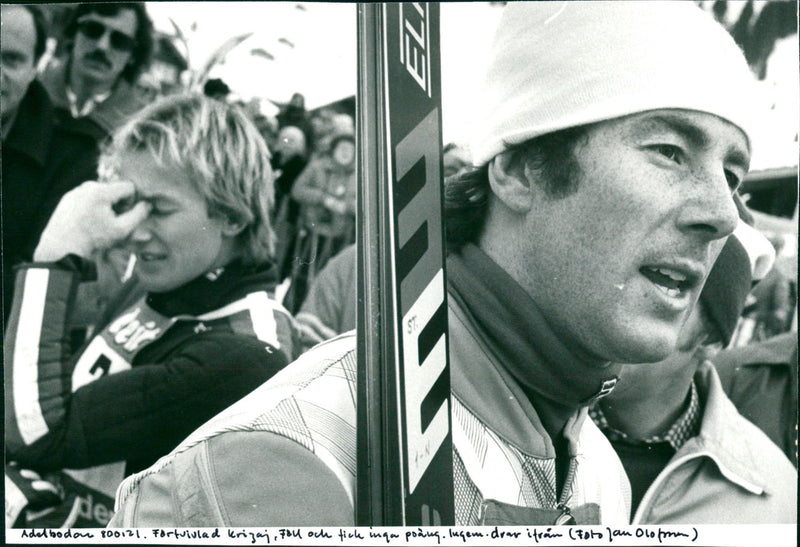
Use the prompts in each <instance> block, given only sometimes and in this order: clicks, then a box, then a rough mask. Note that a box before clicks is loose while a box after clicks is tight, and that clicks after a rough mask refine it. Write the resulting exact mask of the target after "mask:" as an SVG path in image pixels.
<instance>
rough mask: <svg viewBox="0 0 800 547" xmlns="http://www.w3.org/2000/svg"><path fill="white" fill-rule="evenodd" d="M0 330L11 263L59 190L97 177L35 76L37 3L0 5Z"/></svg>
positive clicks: (93, 151)
mask: <svg viewBox="0 0 800 547" xmlns="http://www.w3.org/2000/svg"><path fill="white" fill-rule="evenodd" d="M2 19H3V31H2V33H0V41H1V42H2V43H1V44H0V55H2V59H1V60H0V74H1V75H2V88H0V92H1V93H2V97H1V98H0V99H1V100H0V112H2V139H3V146H2V185H3V186H2V221H3V226H2V233H3V253H2V264H3V267H2V269H3V328H4V329H5V326H6V322H7V318H8V316H9V313H10V311H11V302H12V297H13V291H14V267H15V266H17V265H18V264H20V263H22V262H27V261H30V260H31V259H32V257H33V250H34V248H35V247H36V243H37V242H38V240H39V235H40V234H41V233H42V230H43V229H44V227H45V224H46V223H47V219H48V218H49V217H50V214H51V213H52V212H53V210H54V209H55V207H56V205H57V204H58V201H59V199H61V196H62V195H63V194H64V193H66V192H67V191H69V190H71V189H72V188H74V187H75V186H77V185H78V184H80V183H81V182H83V181H84V180H88V179H91V178H94V177H95V176H96V159H97V148H96V144H95V142H94V141H93V140H92V139H86V138H81V136H80V135H75V134H74V133H73V132H72V131H70V130H69V128H66V127H64V126H63V125H60V124H57V123H56V118H55V111H54V109H53V104H52V102H51V100H50V97H49V95H48V94H47V91H46V90H45V88H44V87H43V86H42V84H41V83H40V82H39V80H37V78H36V76H37V70H36V68H37V65H38V63H39V61H40V60H41V58H42V55H44V53H45V47H46V41H47V33H48V29H47V21H46V19H45V17H44V15H43V13H42V12H41V11H40V10H39V9H38V7H36V6H22V5H19V6H14V5H7V4H4V5H3V6H2Z"/></svg>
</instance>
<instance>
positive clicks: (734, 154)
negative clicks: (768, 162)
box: [637, 114, 750, 171]
mask: <svg viewBox="0 0 800 547" xmlns="http://www.w3.org/2000/svg"><path fill="white" fill-rule="evenodd" d="M643 124H644V125H645V127H648V126H652V125H656V126H658V125H661V126H664V127H666V128H667V129H669V130H671V131H673V132H675V133H677V134H678V135H680V136H681V137H682V138H684V139H685V140H687V141H688V142H689V143H691V144H692V145H693V146H696V147H698V148H703V149H707V148H709V147H710V146H711V137H710V136H709V135H708V133H707V132H706V131H704V130H703V129H702V128H700V127H697V126H696V125H695V124H693V123H692V122H690V121H688V120H685V119H684V118H681V117H680V116H672V115H669V114H657V115H654V116H651V117H648V118H646V119H645V120H643ZM637 133H638V132H637ZM725 159H726V161H728V162H730V163H733V164H735V165H737V166H739V167H741V168H742V169H744V170H745V171H747V170H748V169H749V168H750V155H749V154H748V153H747V152H745V151H744V150H742V149H741V148H740V147H738V146H736V145H732V146H731V147H730V148H729V149H728V151H727V154H726V156H725Z"/></svg>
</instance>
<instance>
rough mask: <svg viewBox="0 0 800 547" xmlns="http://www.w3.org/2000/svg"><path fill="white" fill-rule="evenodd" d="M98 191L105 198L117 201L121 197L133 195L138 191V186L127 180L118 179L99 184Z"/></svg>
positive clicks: (112, 201)
mask: <svg viewBox="0 0 800 547" xmlns="http://www.w3.org/2000/svg"><path fill="white" fill-rule="evenodd" d="M97 191H98V192H99V194H100V195H101V196H103V198H105V200H107V201H109V202H110V203H116V202H117V201H119V200H121V199H125V198H129V197H131V196H133V195H134V193H136V186H134V185H133V183H132V182H130V181H127V180H117V181H113V182H105V183H102V184H99V185H98V190H97Z"/></svg>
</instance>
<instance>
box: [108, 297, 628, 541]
mask: <svg viewBox="0 0 800 547" xmlns="http://www.w3.org/2000/svg"><path fill="white" fill-rule="evenodd" d="M448 305H449V321H450V363H451V370H452V380H451V382H452V384H451V386H452V394H453V397H452V399H451V401H452V422H453V442H454V451H453V454H454V465H455V468H454V480H455V484H453V485H450V484H447V485H443V486H445V487H451V488H454V491H455V509H456V523H457V524H462V525H477V524H544V523H547V524H552V523H554V522H555V520H556V519H557V518H558V517H559V516H560V515H561V514H562V511H561V510H559V509H557V505H558V503H559V502H562V503H564V504H565V505H567V506H568V507H570V508H571V510H572V514H573V516H575V518H576V520H577V521H578V522H579V523H589V522H594V523H600V522H602V523H604V524H610V525H619V524H625V523H627V522H628V518H629V513H630V486H629V484H628V481H627V478H626V477H625V474H624V471H623V469H622V465H621V463H620V462H619V459H618V458H617V456H616V454H615V453H614V451H613V449H612V448H611V446H610V444H609V443H608V441H607V440H606V439H605V437H604V436H603V435H602V433H600V431H599V430H598V429H597V427H596V426H595V425H594V424H593V423H592V422H591V420H587V419H586V418H587V413H586V410H585V408H584V409H582V410H581V411H579V412H578V413H576V414H575V415H574V416H573V417H572V418H571V419H570V420H569V422H568V424H567V426H566V428H565V429H566V433H565V436H566V437H567V438H568V439H569V444H570V453H571V454H572V456H573V459H574V461H575V464H576V467H575V469H574V471H575V473H574V475H572V479H571V480H569V479H568V482H567V487H566V488H565V489H564V492H562V493H561V494H559V493H557V492H556V488H555V451H554V448H553V446H552V443H551V442H550V439H549V437H547V434H546V432H545V430H544V427H543V426H542V424H541V422H540V420H539V418H538V416H537V415H536V412H535V410H534V409H533V406H532V405H531V404H530V402H529V401H528V400H527V398H526V397H525V396H524V394H523V392H522V391H521V389H520V388H519V387H518V386H516V385H515V382H514V381H513V379H511V377H510V376H509V375H508V373H506V372H504V371H503V368H502V367H501V366H499V364H498V363H496V362H494V360H493V357H492V355H491V353H490V352H489V351H488V350H487V348H486V347H484V346H483V345H482V343H481V342H479V341H478V340H477V339H476V338H475V337H474V333H473V332H472V331H471V329H472V328H474V325H469V324H468V319H467V318H466V316H465V315H464V314H463V313H462V310H460V309H459V307H458V304H457V303H456V302H455V301H454V300H452V299H451V300H450V301H449V304H448ZM254 454H258V455H260V457H253V455H254ZM355 485H356V352H355V336H354V335H353V334H352V333H348V334H344V335H341V336H339V337H337V338H334V339H333V340H330V341H328V342H325V343H323V344H320V345H319V346H317V347H316V348H314V349H312V350H311V351H309V352H307V353H305V354H304V355H303V356H301V358H300V359H299V360H298V361H296V362H295V363H293V364H292V365H290V366H289V367H287V368H286V369H284V370H283V371H281V372H280V373H278V374H277V375H276V376H275V377H274V378H273V379H272V380H270V381H269V382H267V383H266V384H264V385H263V386H261V387H259V388H258V389H257V390H256V391H254V392H253V393H252V394H250V395H249V396H247V397H245V398H244V399H243V400H241V401H239V402H238V403H236V404H235V405H234V406H232V407H231V408H229V409H227V410H226V411H225V412H223V413H221V414H220V415H218V416H217V417H215V418H214V419H213V420H211V421H210V422H208V423H206V424H205V425H204V426H202V427H201V428H200V429H198V430H197V431H196V432H195V433H193V434H192V435H191V436H190V437H189V438H188V439H186V440H185V441H184V442H183V443H182V444H181V446H179V447H178V448H177V449H176V450H174V451H173V452H172V453H171V454H170V455H168V456H166V457H164V458H162V459H161V460H159V461H158V462H157V463H156V464H155V465H153V466H152V467H151V468H150V469H148V470H146V471H144V472H142V473H139V474H137V475H134V476H132V477H129V478H128V479H126V481H125V482H123V484H122V485H121V486H120V489H119V491H118V492H117V505H116V507H117V511H118V512H117V513H116V515H115V517H114V519H113V520H112V522H111V526H119V527H148V526H195V527H200V526H300V525H307V526H311V525H313V526H323V525H328V526H333V525H336V526H342V525H352V524H353V522H354V497H355V487H356V486H355ZM559 498H560V499H559Z"/></svg>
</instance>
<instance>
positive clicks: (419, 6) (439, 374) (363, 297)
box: [356, 3, 455, 526]
mask: <svg viewBox="0 0 800 547" xmlns="http://www.w3.org/2000/svg"><path fill="white" fill-rule="evenodd" d="M357 9H358V57H359V82H358V96H357V117H358V121H357V123H358V131H359V133H358V134H359V137H360V140H359V148H358V153H359V195H358V203H359V209H358V210H359V212H360V214H361V216H360V218H359V222H358V230H357V231H358V244H359V247H358V274H357V280H358V308H357V313H358V316H357V320H358V330H357V336H358V360H359V365H358V374H359V376H358V395H357V396H358V446H359V448H358V461H357V464H358V474H357V488H356V495H357V500H356V523H357V524H358V525H384V526H387V525H439V524H453V523H454V521H455V513H454V507H453V468H452V457H453V456H452V438H451V412H450V410H451V407H450V368H449V362H448V344H447V293H446V286H445V276H444V231H443V225H442V203H443V200H442V166H441V163H442V161H441V158H442V141H441V87H440V66H439V5H438V3H401V4H359V6H358V8H357Z"/></svg>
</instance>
